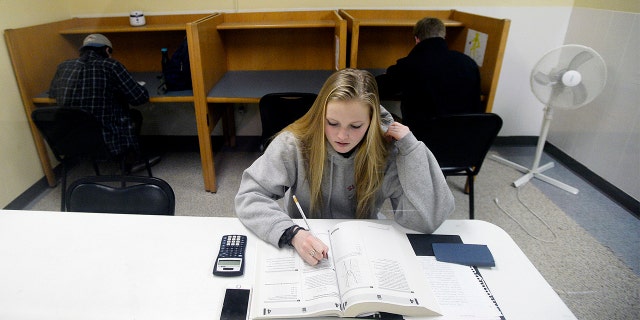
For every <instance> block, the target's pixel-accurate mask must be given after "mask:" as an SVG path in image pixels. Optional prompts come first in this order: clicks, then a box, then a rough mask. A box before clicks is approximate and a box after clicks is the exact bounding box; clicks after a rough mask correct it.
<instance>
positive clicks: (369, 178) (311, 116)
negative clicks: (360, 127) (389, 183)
mask: <svg viewBox="0 0 640 320" xmlns="http://www.w3.org/2000/svg"><path fill="white" fill-rule="evenodd" d="M354 99H357V100H359V101H361V102H363V103H364V104H365V105H367V106H368V107H369V114H370V120H371V121H370V123H369V128H368V130H367V133H366V135H365V136H364V137H363V138H362V141H361V142H360V145H359V147H356V148H358V149H357V153H356V155H355V172H354V175H355V184H356V199H357V209H356V218H358V219H364V218H368V217H369V216H370V215H371V212H372V210H373V206H374V203H375V197H376V193H377V191H378V190H379V189H380V186H381V185H382V180H383V178H384V170H385V165H386V160H387V156H388V154H389V151H388V149H387V148H388V147H387V146H388V144H387V142H386V140H385V137H384V132H383V131H382V129H381V127H380V99H379V97H378V85H377V84H376V79H375V78H374V77H373V75H372V74H371V73H369V72H367V71H364V70H357V69H342V70H340V71H337V72H335V73H333V74H332V75H331V76H330V77H329V78H328V79H327V81H326V82H325V83H324V85H323V86H322V89H320V93H319V94H318V98H317V99H316V101H315V102H314V103H313V106H312V107H311V109H310V110H309V111H308V112H307V113H306V114H305V115H304V116H302V117H301V118H300V119H298V120H297V121H295V122H294V123H292V124H291V125H289V126H287V127H286V128H285V129H284V130H283V131H285V130H286V131H290V132H292V133H293V134H294V135H295V136H296V137H297V138H298V139H299V140H300V148H301V152H302V155H303V157H304V161H305V163H306V172H307V176H306V179H307V181H308V182H309V189H310V192H311V196H310V197H311V214H310V215H311V216H312V217H319V216H320V213H319V212H320V210H321V209H319V208H322V190H321V186H322V177H323V173H324V165H325V160H326V158H327V147H326V144H325V141H326V138H325V132H324V128H325V121H326V112H327V104H328V103H329V102H330V101H349V100H354Z"/></svg>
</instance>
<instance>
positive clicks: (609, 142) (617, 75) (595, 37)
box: [548, 8, 640, 199]
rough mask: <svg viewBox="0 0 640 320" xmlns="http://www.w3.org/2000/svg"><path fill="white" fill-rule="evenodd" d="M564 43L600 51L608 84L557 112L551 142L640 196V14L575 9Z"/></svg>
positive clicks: (550, 134) (636, 196)
mask: <svg viewBox="0 0 640 320" xmlns="http://www.w3.org/2000/svg"><path fill="white" fill-rule="evenodd" d="M564 42H565V43H567V44H573V43H575V44H582V45H586V46H589V47H591V48H593V49H594V50H596V51H597V52H598V53H599V54H600V55H601V56H602V58H603V59H604V60H605V63H606V65H607V72H608V77H607V84H606V87H605V89H604V91H603V92H602V94H601V95H600V96H598V97H597V98H596V99H595V100H594V101H592V102H591V103H589V104H587V105H585V106H583V107H581V108H579V109H576V110H559V111H556V112H555V113H554V119H553V122H552V123H551V129H550V132H549V138H548V141H549V142H551V143H552V144H553V145H554V146H556V147H558V148H559V149H560V150H562V151H563V152H565V153H567V154H568V155H569V156H571V157H572V158H574V159H575V160H577V161H578V162H580V163H581V164H583V165H585V166H586V167H588V168H589V169H590V170H591V171H593V172H595V173H596V174H597V175H599V176H600V177H602V178H604V179H605V180H607V181H608V182H610V183H612V184H613V185H615V186H616V187H618V188H619V189H621V190H623V191H624V192H625V193H627V194H629V195H631V196H632V197H634V198H635V199H640V62H639V60H640V59H639V57H640V14H638V13H630V12H620V11H612V10H602V9H589V8H574V10H573V13H572V15H571V20H570V24H569V29H568V30H567V33H566V38H565V40H564Z"/></svg>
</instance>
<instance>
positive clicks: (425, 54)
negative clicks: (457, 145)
mask: <svg viewBox="0 0 640 320" xmlns="http://www.w3.org/2000/svg"><path fill="white" fill-rule="evenodd" d="M413 34H414V37H415V41H416V45H415V47H413V49H412V50H411V52H409V54H408V55H407V56H406V57H404V58H401V59H399V60H397V62H396V64H394V65H392V66H390V67H389V68H387V71H386V73H385V74H382V75H379V76H377V77H376V81H377V82H378V88H379V91H380V96H381V99H382V100H385V99H389V97H393V96H394V95H398V94H400V95H401V97H402V98H401V105H400V107H401V110H402V122H403V124H405V125H407V126H408V127H409V128H410V129H411V130H412V131H413V132H416V134H417V135H418V133H419V128H420V126H421V123H422V122H423V121H424V120H425V119H428V118H431V117H435V116H440V115H445V114H454V113H479V112H484V110H483V107H482V105H481V101H480V71H479V69H478V65H477V64H476V62H475V61H474V60H473V59H472V58H471V57H469V56H467V55H465V54H464V53H461V52H458V51H453V50H449V48H448V46H447V42H446V41H445V26H444V23H443V22H442V21H441V20H440V19H437V18H431V17H427V18H423V19H421V20H420V21H418V22H417V23H416V25H415V26H414V30H413Z"/></svg>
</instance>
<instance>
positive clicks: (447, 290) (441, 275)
mask: <svg viewBox="0 0 640 320" xmlns="http://www.w3.org/2000/svg"><path fill="white" fill-rule="evenodd" d="M418 259H419V260H420V263H421V265H422V268H423V275H424V276H425V277H426V278H427V279H428V280H429V283H430V284H431V286H432V288H433V291H434V294H435V296H436V299H437V301H438V304H439V305H440V307H441V308H442V314H443V316H442V317H438V318H436V319H469V320H484V319H494V320H495V319H501V317H502V316H503V315H502V312H501V311H500V309H499V308H498V307H497V305H496V304H495V303H494V301H493V300H492V299H491V296H490V293H489V292H488V291H486V289H485V288H484V286H483V283H482V282H481V281H480V280H479V279H478V278H477V277H476V274H475V272H474V271H473V270H472V269H471V268H472V267H469V266H464V265H459V264H455V263H447V262H440V261H437V260H436V257H435V256H419V257H418Z"/></svg>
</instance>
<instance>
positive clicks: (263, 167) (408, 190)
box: [235, 132, 454, 246]
mask: <svg viewBox="0 0 640 320" xmlns="http://www.w3.org/2000/svg"><path fill="white" fill-rule="evenodd" d="M299 146H300V141H299V140H298V139H297V138H296V137H295V136H294V135H293V134H292V133H290V132H283V133H281V134H279V135H278V136H277V137H275V138H274V140H273V141H272V142H271V144H269V147H268V148H267V149H266V150H265V152H264V154H263V155H262V156H261V157H260V158H258V159H257V160H256V161H255V162H254V163H253V164H252V165H251V166H250V167H249V168H247V169H246V170H245V171H244V173H243V174H242V181H241V183H240V189H239V190H238V194H237V195H236V198H235V206H236V214H237V215H238V218H239V219H240V221H242V223H243V224H244V225H245V226H247V228H249V229H250V230H252V231H253V232H254V233H255V234H256V235H257V236H258V237H259V238H261V239H262V240H264V241H267V242H269V243H271V244H273V245H274V246H277V245H278V240H279V239H280V237H281V236H282V233H283V232H284V230H285V229H287V228H289V227H290V226H292V225H294V224H295V223H294V222H293V221H292V220H291V219H292V218H301V215H300V213H299V212H298V210H297V208H296V206H295V203H294V201H293V199H292V196H293V195H296V197H297V198H298V201H299V202H300V205H301V207H302V209H303V210H304V212H305V213H306V214H307V215H310V213H311V209H310V193H309V184H308V182H307V181H306V171H305V165H304V159H303V157H302V154H301V152H300V148H299ZM356 148H358V147H356ZM327 150H328V154H327V158H326V163H325V170H324V177H323V180H322V210H321V212H319V213H316V215H315V217H316V218H322V219H354V218H355V212H356V198H355V192H356V188H355V177H354V161H355V155H356V152H353V153H352V154H351V155H350V156H349V157H344V156H343V155H341V154H339V153H337V152H336V151H335V150H334V149H333V148H332V147H331V145H330V144H329V143H328V142H327ZM283 197H284V208H282V207H281V206H280V203H279V202H277V200H279V199H281V198H283ZM386 199H390V202H391V206H392V208H393V212H394V214H393V217H394V220H395V221H396V222H397V223H398V224H400V225H402V226H404V227H406V228H409V229H412V230H416V231H419V232H423V233H431V232H433V231H434V230H435V229H436V228H438V226H440V224H442V222H443V221H444V220H445V219H446V218H447V217H448V216H449V215H450V214H451V213H452V212H453V210H454V199H453V195H452V193H451V190H450V189H449V187H448V185H447V182H446V181H445V178H444V176H443V174H442V171H441V170H440V167H439V166H438V163H437V161H436V159H435V157H434V156H433V154H432V153H431V151H429V149H427V147H426V146H425V145H424V143H422V142H421V141H418V140H417V139H416V137H415V136H414V135H413V133H409V134H407V135H406V136H405V137H404V138H402V139H401V140H399V141H396V142H394V147H393V148H392V150H391V152H390V154H389V157H388V160H387V165H386V168H385V173H384V180H383V183H382V186H381V188H380V190H379V191H378V194H377V196H376V200H375V205H374V208H373V209H374V210H373V211H372V212H371V214H370V218H371V219H375V218H376V217H377V214H378V212H379V211H380V208H381V207H382V205H383V203H384V201H385V200H386ZM318 214H319V215H318Z"/></svg>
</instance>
